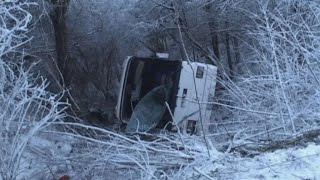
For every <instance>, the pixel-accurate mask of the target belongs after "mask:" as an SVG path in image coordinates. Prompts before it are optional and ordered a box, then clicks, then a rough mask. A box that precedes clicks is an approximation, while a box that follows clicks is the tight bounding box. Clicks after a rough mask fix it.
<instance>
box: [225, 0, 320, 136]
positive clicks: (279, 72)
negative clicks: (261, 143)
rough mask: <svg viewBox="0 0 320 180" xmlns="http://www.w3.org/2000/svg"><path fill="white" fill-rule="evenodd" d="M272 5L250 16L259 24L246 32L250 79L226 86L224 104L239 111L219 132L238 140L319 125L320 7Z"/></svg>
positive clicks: (260, 3)
mask: <svg viewBox="0 0 320 180" xmlns="http://www.w3.org/2000/svg"><path fill="white" fill-rule="evenodd" d="M270 2H271V1H257V7H258V10H257V11H256V12H247V11H246V12H245V13H247V14H248V16H249V17H250V18H251V19H252V22H254V23H253V25H252V26H249V27H248V28H247V29H248V30H247V35H248V38H250V39H251V40H250V43H248V44H250V47H249V48H251V50H252V52H253V53H252V54H254V55H252V54H251V55H250V56H247V57H246V58H245V59H244V60H243V63H242V64H241V66H242V67H243V68H245V67H246V68H247V72H246V73H245V74H243V75H242V76H240V77H237V78H236V79H235V80H234V82H230V81H223V82H222V84H224V85H225V87H226V89H227V90H228V92H227V93H225V94H224V95H223V96H222V97H221V99H224V100H223V101H222V100H220V101H221V102H224V103H227V104H229V105H231V106H235V107H234V108H232V111H231V117H232V118H231V120H230V121H228V122H226V121H224V122H222V123H223V125H221V124H222V123H221V124H220V126H219V127H221V131H226V130H227V131H229V132H228V133H229V135H230V134H233V135H235V134H236V136H237V137H234V138H235V139H242V140H254V141H256V140H276V139H279V138H283V137H290V136H292V135H295V134H297V133H301V132H303V131H306V130H309V129H313V128H317V127H319V125H320V120H319V115H320V113H319V112H320V92H319V85H320V84H319V83H320V82H319V77H320V76H319V75H320V66H319V59H318V57H319V52H320V36H319V35H320V34H319V30H320V26H319V24H320V21H319V18H320V14H319V12H320V7H319V4H318V3H317V1H308V2H307V1H287V0H281V1H277V2H276V4H271V3H270ZM226 99H227V100H228V101H226Z"/></svg>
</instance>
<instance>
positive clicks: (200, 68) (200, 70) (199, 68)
mask: <svg viewBox="0 0 320 180" xmlns="http://www.w3.org/2000/svg"><path fill="white" fill-rule="evenodd" d="M203 74H204V67H203V66H197V73H196V78H199V79H202V78H203Z"/></svg>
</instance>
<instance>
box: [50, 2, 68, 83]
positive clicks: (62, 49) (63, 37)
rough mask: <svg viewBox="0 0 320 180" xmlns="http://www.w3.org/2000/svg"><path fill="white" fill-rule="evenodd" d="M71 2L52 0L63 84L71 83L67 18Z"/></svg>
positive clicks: (52, 16) (58, 60)
mask: <svg viewBox="0 0 320 180" xmlns="http://www.w3.org/2000/svg"><path fill="white" fill-rule="evenodd" d="M69 2H70V1H69V0H51V3H52V5H53V7H54V10H53V11H52V12H51V13H50V18H51V22H52V24H53V28H54V33H55V41H56V53H57V65H58V68H59V70H60V72H61V74H62V76H63V79H60V83H61V85H63V86H67V85H69V84H70V82H69V80H70V78H69V77H68V67H67V60H68V58H69V57H68V51H67V50H68V48H67V25H66V18H65V16H66V12H67V9H68V5H69Z"/></svg>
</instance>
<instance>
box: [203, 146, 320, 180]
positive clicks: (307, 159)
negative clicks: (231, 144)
mask: <svg viewBox="0 0 320 180" xmlns="http://www.w3.org/2000/svg"><path fill="white" fill-rule="evenodd" d="M199 169H200V170H202V171H203V172H206V173H207V174H209V175H210V176H211V177H213V178H216V177H219V179H220V178H221V179H266V180H267V179H290V180H291V179H292V180H295V179H297V180H298V179H299V180H301V179H318V178H320V171H319V169H320V145H317V144H315V143H310V144H309V145H308V146H306V147H300V148H289V149H282V150H277V151H274V152H269V153H264V154H260V155H257V156H255V157H253V158H246V157H239V156H237V155H230V154H224V155H222V156H221V157H220V159H219V160H218V161H215V162H212V163H203V166H201V167H199ZM209 170H210V171H209Z"/></svg>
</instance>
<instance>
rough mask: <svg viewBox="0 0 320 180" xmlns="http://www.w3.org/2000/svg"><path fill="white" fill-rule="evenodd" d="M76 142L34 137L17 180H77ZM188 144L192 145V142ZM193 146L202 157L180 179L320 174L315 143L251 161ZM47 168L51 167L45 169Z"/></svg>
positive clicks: (294, 179) (296, 179)
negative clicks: (74, 163)
mask: <svg viewBox="0 0 320 180" xmlns="http://www.w3.org/2000/svg"><path fill="white" fill-rule="evenodd" d="M77 143H80V142H77V140H76V139H74V138H72V137H67V136H66V137H65V136H63V135H62V136H59V135H54V136H51V135H50V136H41V137H40V136H37V137H34V138H33V139H32V140H31V141H30V143H29V147H33V148H29V151H27V152H26V153H25V154H24V158H23V160H22V162H21V163H22V164H21V170H22V172H21V174H20V175H19V177H18V179H26V178H30V177H33V178H34V177H35V174H36V175H38V178H40V179H41V178H49V179H52V178H57V177H60V176H63V175H68V176H70V177H71V178H72V177H73V176H75V177H76V172H74V170H75V169H73V168H72V165H71V164H70V162H68V158H70V156H76V155H75V154H73V155H71V154H72V151H73V148H75V146H76V144H77ZM187 144H188V145H189V143H187ZM191 144H192V146H193V147H194V150H195V151H196V152H198V153H199V154H198V155H197V153H195V154H194V155H195V161H194V162H190V165H189V167H187V168H186V169H185V170H183V171H180V172H177V173H178V175H177V177H179V178H181V177H185V178H187V179H193V178H195V177H196V179H207V178H208V177H212V178H213V179H258V180H260V179H263V180H268V179H271V180H274V179H275V180H277V179H289V180H291V179H292V180H301V179H318V178H320V171H318V170H319V169H320V145H319V144H316V143H309V144H308V145H307V146H305V147H302V146H301V147H294V148H288V149H281V150H276V151H274V152H268V153H262V154H260V155H256V156H255V157H251V158H249V157H241V156H240V155H239V154H236V153H223V152H219V151H217V150H216V149H215V148H214V147H213V145H212V144H211V143H209V147H210V148H209V149H210V150H209V152H210V154H211V157H210V158H209V157H208V156H207V154H206V153H207V148H206V145H205V144H204V143H203V141H201V138H200V137H198V138H195V137H194V141H193V142H192V143H191ZM191 144H190V145H191ZM188 145H187V146H188ZM53 162H55V163H53ZM57 162H58V163H57ZM50 163H53V164H50ZM85 164H86V163H85ZM85 164H83V166H85ZM44 165H45V166H48V167H47V168H43V167H44ZM49 166H50V167H49ZM50 171H51V172H50ZM50 174H55V175H56V176H55V177H53V176H51V175H50ZM205 176H206V177H205ZM172 178H174V177H172ZM36 179H37V178H36ZM169 179H170V178H169Z"/></svg>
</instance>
